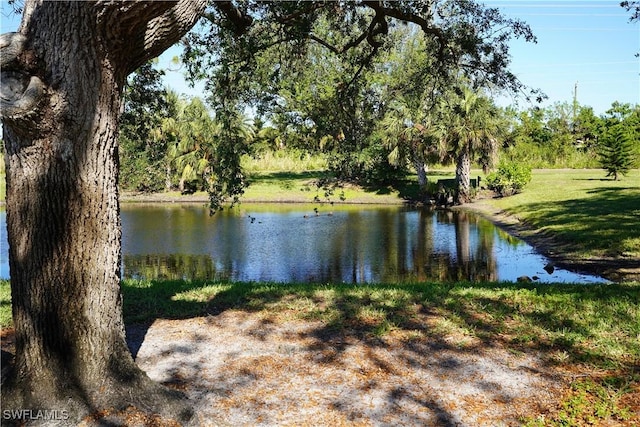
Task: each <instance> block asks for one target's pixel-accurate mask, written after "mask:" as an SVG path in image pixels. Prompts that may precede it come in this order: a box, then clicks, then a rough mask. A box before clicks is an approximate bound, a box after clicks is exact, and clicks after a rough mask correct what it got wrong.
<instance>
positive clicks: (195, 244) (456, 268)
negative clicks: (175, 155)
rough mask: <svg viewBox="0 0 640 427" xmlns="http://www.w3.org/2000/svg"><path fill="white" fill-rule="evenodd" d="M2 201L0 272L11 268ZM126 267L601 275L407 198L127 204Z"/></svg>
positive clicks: (419, 276)
mask: <svg viewBox="0 0 640 427" xmlns="http://www.w3.org/2000/svg"><path fill="white" fill-rule="evenodd" d="M5 221H6V219H5V212H4V211H0V227H1V228H0V230H1V231H0V233H1V234H0V278H8V277H9V267H8V256H7V243H6V225H5ZM122 247H123V250H122V252H123V274H124V276H125V277H134V278H165V279H182V278H184V279H232V280H252V281H277V282H294V281H295V282H348V283H365V282H392V283H397V282H414V281H433V280H436V281H451V280H471V281H485V280H507V281H515V280H517V278H518V277H520V276H525V275H526V276H529V277H534V276H535V277H536V278H537V279H536V280H539V281H542V282H580V283H591V282H603V281H604V280H603V279H601V278H598V277H594V276H588V275H584V274H577V273H573V272H570V271H566V270H561V269H555V271H553V273H551V274H549V273H547V272H546V271H545V270H544V266H545V265H546V264H547V262H548V261H547V260H546V259H545V258H544V257H543V256H541V255H539V254H537V253H536V252H535V251H534V250H533V248H531V246H529V245H527V244H526V243H524V242H522V241H521V240H518V239H516V238H513V237H511V236H509V235H508V234H506V233H505V232H503V231H501V230H500V229H498V228H496V227H494V226H493V224H491V223H490V222H489V221H486V220H484V219H482V218H480V217H478V216H475V215H472V214H470V213H465V212H449V211H430V210H426V209H417V208H408V207H403V206H349V205H340V206H338V205H335V206H330V205H328V204H327V205H283V204H242V205H241V206H239V207H236V208H234V209H228V210H224V211H222V212H219V213H217V214H216V215H214V216H209V215H208V211H207V209H206V208H204V207H202V206H200V205H178V204H149V205H139V204H123V206H122Z"/></svg>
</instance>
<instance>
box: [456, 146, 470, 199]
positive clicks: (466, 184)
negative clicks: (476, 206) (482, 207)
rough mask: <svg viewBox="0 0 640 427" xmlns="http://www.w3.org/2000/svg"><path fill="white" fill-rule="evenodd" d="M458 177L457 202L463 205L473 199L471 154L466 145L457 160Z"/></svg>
mask: <svg viewBox="0 0 640 427" xmlns="http://www.w3.org/2000/svg"><path fill="white" fill-rule="evenodd" d="M456 179H457V187H458V192H457V195H456V203H457V204H459V205H461V204H463V203H468V202H470V201H471V156H470V154H469V149H468V148H467V147H464V148H463V149H462V150H461V151H460V154H459V155H458V158H457V160H456Z"/></svg>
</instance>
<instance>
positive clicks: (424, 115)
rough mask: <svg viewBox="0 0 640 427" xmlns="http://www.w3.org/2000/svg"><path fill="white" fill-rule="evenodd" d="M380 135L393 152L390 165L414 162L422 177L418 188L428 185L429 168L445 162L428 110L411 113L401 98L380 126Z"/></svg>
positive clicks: (395, 102) (394, 103) (396, 101)
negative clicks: (441, 161)
mask: <svg viewBox="0 0 640 427" xmlns="http://www.w3.org/2000/svg"><path fill="white" fill-rule="evenodd" d="M380 129H381V131H380V134H381V136H382V138H383V141H384V143H385V145H386V146H387V148H388V149H389V150H390V153H389V162H390V163H391V164H394V165H398V164H402V163H403V162H405V161H410V162H411V163H412V166H413V167H414V168H415V170H416V173H417V174H418V185H419V186H420V188H421V189H424V188H425V187H426V185H427V167H428V164H429V163H430V162H436V161H439V160H440V159H441V151H442V150H441V147H440V145H439V140H438V138H436V135H435V133H434V131H435V128H434V127H433V126H432V125H431V118H430V117H429V114H428V112H427V111H426V109H423V108H418V109H411V108H409V106H408V103H407V102H406V101H405V100H404V99H402V98H400V99H398V100H395V101H394V102H393V103H392V104H391V107H390V109H389V111H388V113H387V115H386V116H385V118H384V119H383V120H382V121H381V122H380Z"/></svg>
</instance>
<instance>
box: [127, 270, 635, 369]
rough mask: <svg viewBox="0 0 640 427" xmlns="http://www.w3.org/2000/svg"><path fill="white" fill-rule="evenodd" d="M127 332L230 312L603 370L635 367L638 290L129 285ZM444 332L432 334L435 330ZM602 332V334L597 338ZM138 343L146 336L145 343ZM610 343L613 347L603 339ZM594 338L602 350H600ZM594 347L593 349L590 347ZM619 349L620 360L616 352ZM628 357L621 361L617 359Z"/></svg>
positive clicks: (326, 333)
mask: <svg viewBox="0 0 640 427" xmlns="http://www.w3.org/2000/svg"><path fill="white" fill-rule="evenodd" d="M123 291H124V315H125V323H127V324H145V325H150V324H151V323H152V322H153V321H154V320H155V319H186V318H191V317H196V316H215V315H218V314H221V313H223V312H225V311H226V310H240V311H245V312H258V311H263V312H265V313H267V314H269V315H273V316H276V317H277V316H278V315H280V314H283V313H286V314H287V316H291V315H293V316H294V317H297V318H300V319H305V320H321V321H322V324H323V325H324V326H323V327H322V328H321V329H318V330H317V331H316V334H317V337H318V338H323V339H325V338H326V339H331V337H335V336H336V335H339V336H341V337H351V338H356V339H358V340H365V341H367V342H370V343H371V344H372V345H375V344H376V343H378V342H379V338H380V337H381V336H384V335H385V334H386V333H388V332H389V331H392V330H393V331H396V332H397V331H401V332H407V333H416V334H418V335H420V336H426V337H429V339H430V341H431V342H436V343H437V345H438V346H444V347H448V346H449V344H447V342H448V341H447V340H446V336H447V335H448V334H452V333H453V334H462V335H465V336H473V337H474V338H476V340H474V342H476V344H474V345H477V346H480V347H483V346H492V345H496V344H500V345H509V346H516V347H517V346H519V345H524V346H525V347H526V348H530V349H538V350H544V351H549V350H560V351H564V352H566V353H568V354H569V355H570V357H571V359H572V360H574V361H581V362H586V363H590V364H594V365H597V366H605V365H606V366H614V365H625V364H628V363H632V364H638V363H639V360H640V343H637V342H636V341H635V340H634V339H633V337H636V338H637V336H638V334H640V286H638V284H626V285H625V284H605V285H566V284H561V285H546V284H535V285H533V284H531V285H527V284H511V283H509V284H492V283H489V284H468V283H459V284H414V285H307V284H262V283H244V282H213V283H211V282H195V281H194V282H184V281H150V282H132V281H129V282H125V284H124V286H123ZM434 321H435V322H436V323H438V322H440V323H441V324H442V325H445V326H442V327H436V328H434V327H433V324H434V323H433V322H434ZM598 334H601V335H602V336H600V335H598ZM138 338H140V337H138ZM600 339H602V340H606V339H611V340H612V341H615V342H617V345H618V346H622V347H621V348H618V349H611V347H610V345H609V344H610V343H608V342H605V341H602V342H600V343H599V344H598V340H600ZM594 340H596V341H595V342H596V344H593V342H594ZM592 344H593V345H592ZM617 350H620V351H621V352H620V353H617ZM617 354H621V355H625V356H624V357H621V358H618V357H617V356H616V355H617Z"/></svg>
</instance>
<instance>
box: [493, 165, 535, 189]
mask: <svg viewBox="0 0 640 427" xmlns="http://www.w3.org/2000/svg"><path fill="white" fill-rule="evenodd" d="M530 181H531V168H530V167H529V166H526V165H523V164H520V163H504V164H502V165H500V166H499V167H498V170H497V171H495V172H491V173H490V174H489V175H488V176H487V186H488V188H489V189H490V190H493V191H495V192H496V193H498V194H499V195H500V196H502V197H505V196H511V195H513V194H517V193H520V192H522V189H523V188H524V187H525V185H527V184H528V183H529V182H530Z"/></svg>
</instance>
